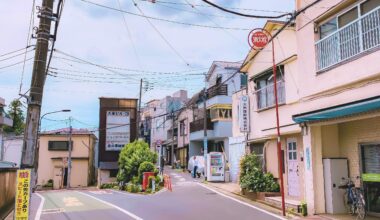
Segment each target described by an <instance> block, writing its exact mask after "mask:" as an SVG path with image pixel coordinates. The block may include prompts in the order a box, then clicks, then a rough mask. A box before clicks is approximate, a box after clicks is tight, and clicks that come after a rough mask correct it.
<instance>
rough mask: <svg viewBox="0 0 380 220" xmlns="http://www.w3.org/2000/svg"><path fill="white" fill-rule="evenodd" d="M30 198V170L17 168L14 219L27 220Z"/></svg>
mask: <svg viewBox="0 0 380 220" xmlns="http://www.w3.org/2000/svg"><path fill="white" fill-rule="evenodd" d="M29 199H30V170H17V185H16V198H15V200H16V202H15V218H14V219H15V220H19V219H23V220H28V217H29Z"/></svg>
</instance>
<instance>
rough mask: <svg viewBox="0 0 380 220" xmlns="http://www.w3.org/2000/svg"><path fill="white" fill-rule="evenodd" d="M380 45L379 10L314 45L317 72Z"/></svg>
mask: <svg viewBox="0 0 380 220" xmlns="http://www.w3.org/2000/svg"><path fill="white" fill-rule="evenodd" d="M379 45H380V8H377V9H375V10H374V11H373V12H371V13H369V14H367V15H365V16H363V17H361V18H359V19H357V20H355V21H353V22H352V23H351V24H349V25H347V26H345V27H343V28H341V29H339V30H337V31H335V32H334V33H332V34H331V35H329V36H328V37H326V38H323V39H321V40H320V41H318V42H317V43H316V44H315V47H316V56H317V71H321V70H323V69H326V68H328V67H330V66H333V65H335V64H337V63H339V62H342V61H344V60H347V59H349V58H351V57H353V56H355V55H357V54H360V53H363V52H365V51H367V50H369V49H372V48H374V47H376V46H379Z"/></svg>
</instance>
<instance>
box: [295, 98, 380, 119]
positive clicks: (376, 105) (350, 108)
mask: <svg viewBox="0 0 380 220" xmlns="http://www.w3.org/2000/svg"><path fill="white" fill-rule="evenodd" d="M374 110H380V96H377V97H372V98H369V99H364V100H359V101H355V102H351V103H346V104H343V105H338V106H333V107H330V108H325V109H320V110H317V111H312V112H306V113H302V114H298V115H293V121H295V122H296V123H303V122H314V121H322V120H329V119H334V118H341V117H346V116H350V115H355V114H361V113H366V112H370V111H374Z"/></svg>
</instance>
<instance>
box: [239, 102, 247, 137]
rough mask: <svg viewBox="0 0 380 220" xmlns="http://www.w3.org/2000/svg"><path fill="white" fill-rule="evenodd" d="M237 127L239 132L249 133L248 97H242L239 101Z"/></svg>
mask: <svg viewBox="0 0 380 220" xmlns="http://www.w3.org/2000/svg"><path fill="white" fill-rule="evenodd" d="M239 101H240V102H239V126H240V131H241V132H249V97H248V96H247V95H243V96H241V97H240V100H239Z"/></svg>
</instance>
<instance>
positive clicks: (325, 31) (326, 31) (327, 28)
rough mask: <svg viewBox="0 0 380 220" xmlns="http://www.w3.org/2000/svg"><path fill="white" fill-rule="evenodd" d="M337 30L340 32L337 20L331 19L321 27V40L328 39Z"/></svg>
mask: <svg viewBox="0 0 380 220" xmlns="http://www.w3.org/2000/svg"><path fill="white" fill-rule="evenodd" d="M336 30H338V25H337V22H336V18H333V19H330V20H329V21H327V22H326V23H324V24H322V25H321V26H320V27H319V32H320V37H321V39H322V38H325V37H327V36H328V35H330V34H332V33H333V32H335V31H336Z"/></svg>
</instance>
